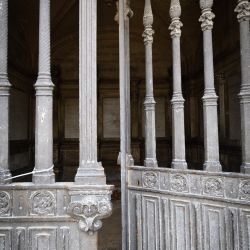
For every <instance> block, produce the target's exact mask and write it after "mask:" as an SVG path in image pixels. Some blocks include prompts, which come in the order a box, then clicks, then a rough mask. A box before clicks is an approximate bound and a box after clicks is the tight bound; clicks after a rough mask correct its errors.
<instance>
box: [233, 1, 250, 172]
mask: <svg viewBox="0 0 250 250" xmlns="http://www.w3.org/2000/svg"><path fill="white" fill-rule="evenodd" d="M235 11H236V12H237V13H238V15H237V18H238V20H239V23H240V47H241V90H240V94H239V97H240V107H241V144H242V165H241V172H242V173H246V174H250V2H249V1H247V0H238V5H237V7H236V9H235Z"/></svg>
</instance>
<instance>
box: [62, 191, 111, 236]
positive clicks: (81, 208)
mask: <svg viewBox="0 0 250 250" xmlns="http://www.w3.org/2000/svg"><path fill="white" fill-rule="evenodd" d="M67 212H68V214H70V215H71V216H72V217H73V218H76V219H77V220H79V228H80V230H82V231H84V232H87V233H89V234H93V233H94V232H95V231H97V230H99V229H100V228H101V227H102V222H101V219H103V218H106V217H109V216H110V215H111V213H112V204H111V202H110V199H109V197H105V196H98V195H86V196H83V197H82V199H81V200H79V201H73V202H71V203H70V204H69V206H68V209H67Z"/></svg>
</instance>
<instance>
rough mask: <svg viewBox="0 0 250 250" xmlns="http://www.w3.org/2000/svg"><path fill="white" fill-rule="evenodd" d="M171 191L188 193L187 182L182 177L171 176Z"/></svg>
mask: <svg viewBox="0 0 250 250" xmlns="http://www.w3.org/2000/svg"><path fill="white" fill-rule="evenodd" d="M170 183H171V184H170V185H171V189H172V190H173V191H177V192H184V191H188V182H187V179H186V178H185V177H184V176H183V175H173V176H172V177H171V180H170Z"/></svg>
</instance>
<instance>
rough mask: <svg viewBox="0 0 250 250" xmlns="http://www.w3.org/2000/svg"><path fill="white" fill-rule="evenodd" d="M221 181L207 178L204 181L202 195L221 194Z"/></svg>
mask: <svg viewBox="0 0 250 250" xmlns="http://www.w3.org/2000/svg"><path fill="white" fill-rule="evenodd" d="M222 191H223V190H222V181H221V179H219V178H208V179H205V180H204V193H206V194H209V195H219V194H221V193H222Z"/></svg>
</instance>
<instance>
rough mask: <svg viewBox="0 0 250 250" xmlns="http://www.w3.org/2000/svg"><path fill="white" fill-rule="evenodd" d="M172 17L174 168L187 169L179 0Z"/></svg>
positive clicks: (172, 10) (173, 6)
mask: <svg viewBox="0 0 250 250" xmlns="http://www.w3.org/2000/svg"><path fill="white" fill-rule="evenodd" d="M169 13H170V17H171V19H172V22H171V24H170V26H169V29H170V30H171V33H170V34H171V38H172V49H173V98H172V100H171V103H172V124H173V125H172V127H173V130H172V134H173V139H172V140H173V141H172V145H173V149H172V150H173V160H172V168H175V169H186V168H187V163H186V152H185V129H184V98H183V96H182V87H181V53H180V37H181V27H182V26H183V24H182V22H181V21H180V15H181V6H180V1H179V0H171V6H170V12H169Z"/></svg>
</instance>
